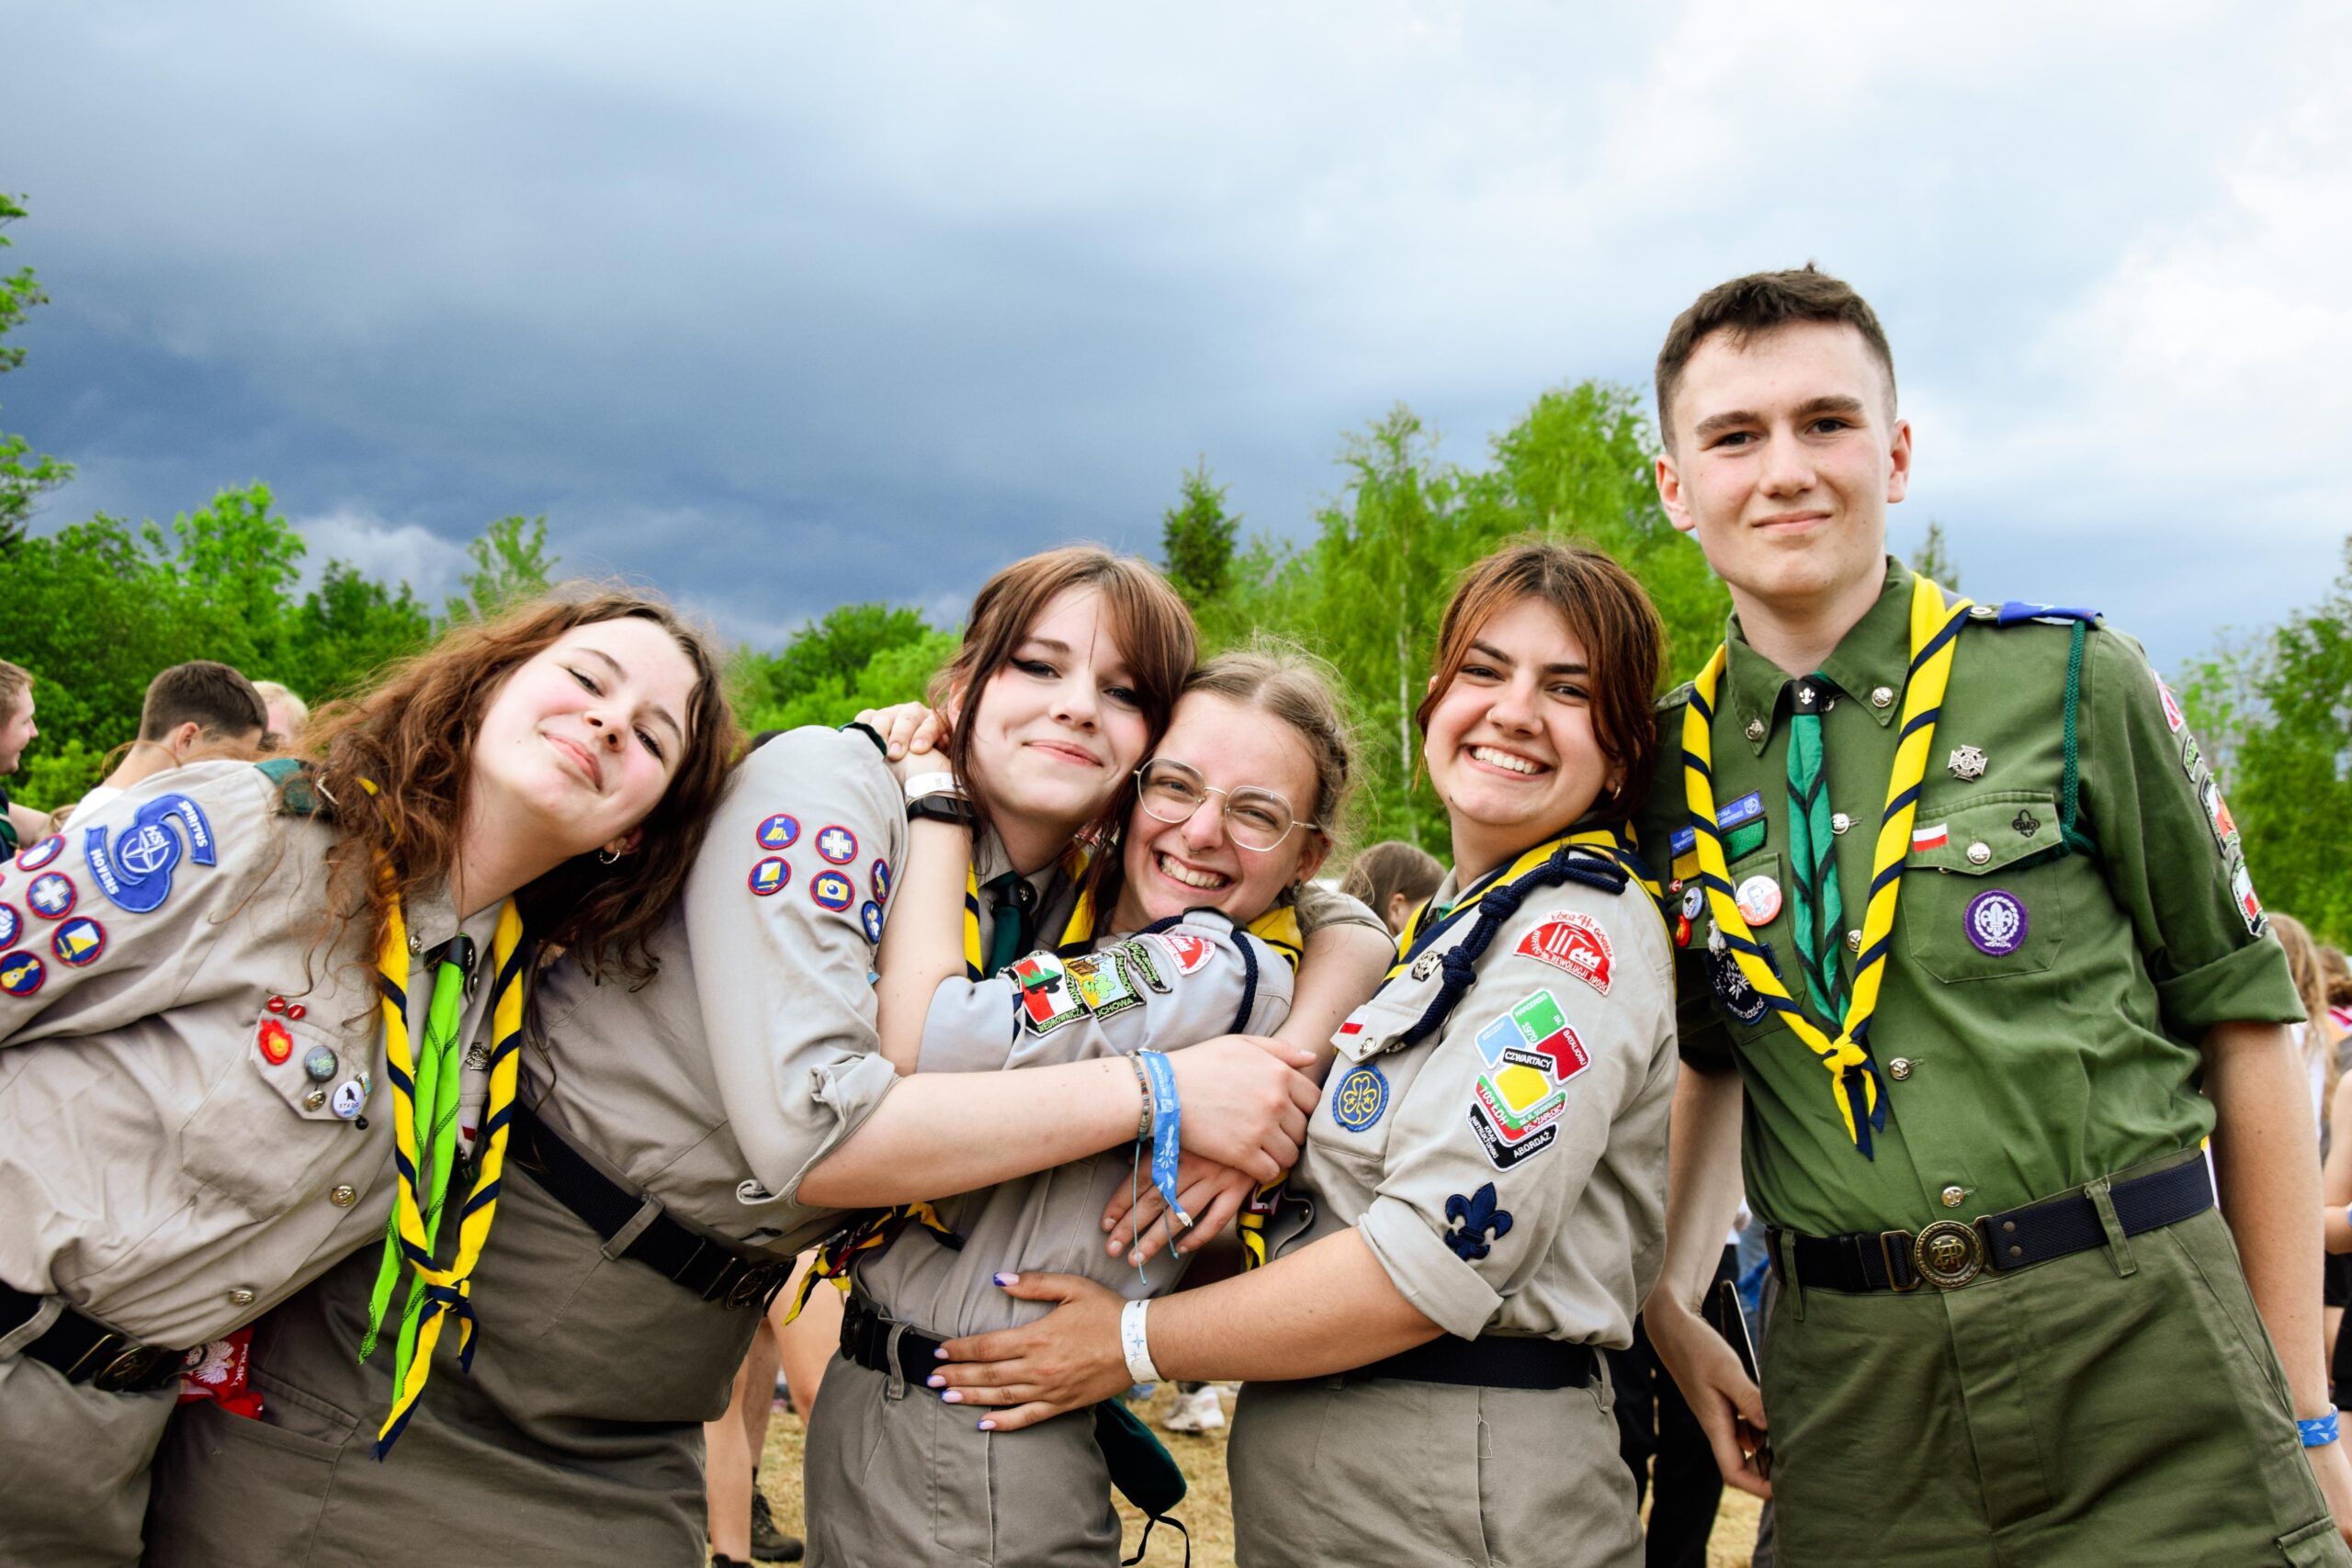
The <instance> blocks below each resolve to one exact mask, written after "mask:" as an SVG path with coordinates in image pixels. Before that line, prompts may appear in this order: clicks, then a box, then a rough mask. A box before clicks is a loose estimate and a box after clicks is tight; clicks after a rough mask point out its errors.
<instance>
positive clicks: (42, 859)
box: [17, 833, 65, 871]
mask: <svg viewBox="0 0 2352 1568" xmlns="http://www.w3.org/2000/svg"><path fill="white" fill-rule="evenodd" d="M64 852H65V836H64V835H63V834H62V833H51V835H50V836H49V837H48V838H46V839H43V840H41V841H40V843H38V844H34V845H31V846H30V847H28V848H27V849H25V850H23V851H21V852H18V854H17V870H18V871H39V870H40V868H41V867H42V866H45V865H47V864H48V863H50V862H51V861H53V860H55V859H56V858H57V857H58V856H59V855H62V854H63V853H64Z"/></svg>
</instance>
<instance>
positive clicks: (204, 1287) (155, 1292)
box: [0, 761, 498, 1347]
mask: <svg viewBox="0 0 2352 1568" xmlns="http://www.w3.org/2000/svg"><path fill="white" fill-rule="evenodd" d="M333 840H334V835H333V832H332V829H330V828H329V827H328V825H327V823H326V822H325V821H324V820H323V819H321V818H297V817H291V816H288V815H285V814H283V813H282V812H281V810H280V808H279V806H278V795H277V785H276V784H273V783H272V782H271V780H270V779H269V777H268V776H267V775H266V774H265V773H262V772H261V771H260V770H259V769H257V768H254V767H253V766H252V765H251V764H249V763H242V762H226V761H222V762H203V763H198V764H195V765H193V766H190V767H186V768H178V769H175V770H173V771H172V772H170V773H163V774H160V775H158V776H157V777H155V778H153V779H149V780H146V781H144V782H142V783H141V784H137V785H135V786H133V787H132V788H131V790H130V792H129V793H128V794H126V795H124V796H123V797H122V798H121V799H119V800H116V801H114V802H112V803H111V804H109V805H107V807H104V808H103V809H101V810H99V811H96V812H93V813H91V814H89V815H87V816H76V818H74V822H73V824H72V826H71V827H70V828H69V829H67V830H66V832H65V833H64V834H63V835H62V836H60V837H57V838H51V839H48V840H42V841H41V842H40V843H39V844H33V845H28V846H27V847H26V849H25V850H24V852H22V853H20V854H19V855H18V856H17V859H15V860H14V861H11V862H9V863H7V864H6V867H5V868H0V906H6V912H5V913H0V935H6V936H8V937H9V939H10V940H8V941H7V942H5V943H0V949H5V950H6V951H0V1047H5V1048H0V1279H5V1280H6V1281H7V1282H8V1283H9V1284H11V1285H13V1286H15V1287H16V1288H17V1289H18V1290H20V1291H27V1292H38V1293H40V1294H56V1295H62V1297H64V1298H65V1299H66V1300H67V1301H69V1302H71V1303H73V1304H74V1306H75V1307H76V1308H78V1309H80V1310H81V1311H82V1312H84V1313H86V1314H89V1315H90V1316H92V1317H96V1318H98V1319H100V1320H101V1321H103V1322H106V1323H107V1324H110V1325H113V1326H115V1327H117V1328H119V1329H121V1330H123V1331H124V1332H127V1333H130V1334H131V1335H134V1336H136V1337H139V1338H141V1339H143V1340H145V1341H147V1342H149V1343H151V1344H158V1345H173V1346H182V1347H186V1346H192V1345H197V1344H201V1343H203V1342H204V1341H206V1340H209V1339H213V1338H217V1337H220V1336H221V1335H223V1334H226V1333H227V1332H229V1331H230V1330H231V1329H232V1328H235V1327H237V1326H238V1325H242V1324H244V1323H248V1322H251V1321H252V1320H253V1319H254V1318H256V1317H258V1316H260V1315H261V1314H263V1313H264V1312H266V1311H267V1310H268V1309H269V1308H270V1307H272V1306H274V1305H275V1304H277V1303H278V1302H280V1301H282V1300H284V1299H285V1298H286V1297H287V1296H288V1295H291V1294H292V1293H293V1292H295V1291H296V1290H297V1289H298V1288H300V1286H301V1285H302V1284H303V1283H305V1282H306V1281H307V1280H311V1278H313V1277H315V1276H316V1275H317V1274H319V1273H320V1272H321V1271H322V1270H323V1269H326V1268H327V1266H328V1265H330V1264H332V1263H334V1261H335V1260H336V1259H338V1258H342V1257H344V1256H345V1254H347V1253H349V1252H351V1251H352V1250H353V1249H355V1248H356V1247H364V1246H367V1245H369V1244H370V1243H371V1242H379V1241H380V1240H381V1239H382V1236H383V1234H384V1227H385V1224H386V1221H387V1219H388V1217H389V1215H390V1212H391V1203H392V1195H393V1191H394V1183H393V1179H392V1172H391V1151H392V1123H391V1110H392V1095H391V1091H390V1089H387V1088H386V1087H384V1083H383V1075H384V1065H383V1043H382V1027H381V1022H380V1013H379V1008H378V1005H377V995H378V993H377V989H376V956H377V955H376V954H374V953H357V952H356V951H353V950H352V944H351V943H350V942H348V941H346V942H343V943H342V944H341V945H338V946H333V947H330V946H328V945H327V944H326V943H325V942H323V941H322V938H323V937H324V936H325V935H326V934H327V927H326V925H325V923H324V919H323V914H324V908H325V903H324V897H325V891H324V888H325V866H324V863H323V859H322V857H323V855H324V852H325V851H326V850H327V848H328V847H329V846H330V845H331V844H332V842H333ZM403 913H404V915H405V917H406V919H407V922H408V928H409V931H410V932H411V933H412V935H413V937H414V938H415V939H416V940H415V942H414V945H413V951H414V953H415V956H414V957H413V959H412V961H411V964H410V966H409V972H408V974H407V976H405V979H406V982H407V987H406V989H407V996H408V998H409V1029H410V1033H411V1038H412V1039H413V1040H415V1041H418V1042H420V1043H421V1042H422V1041H423V1039H424V1024H425V1014H426V1011H427V1010H428V1009H429V1008H430V1007H431V1004H432V995H433V969H434V966H435V962H434V961H437V958H438V956H439V954H438V952H437V950H438V949H439V948H440V947H442V946H443V945H444V944H445V943H447V942H448V941H449V940H450V939H451V938H452V937H454V936H455V935H456V934H457V933H458V930H459V929H460V928H459V923H458V919H456V916H455V914H454V912H453V911H452V910H451V908H449V904H448V901H447V898H445V897H444V898H433V899H429V900H424V901H422V902H420V903H419V904H417V905H413V906H412V907H410V908H407V909H406V910H404V911H403ZM497 917H498V911H497V909H496V908H492V909H489V910H486V911H484V912H482V913H481V914H479V915H477V916H476V917H474V918H473V919H469V920H467V921H466V922H464V926H463V929H464V931H466V933H467V934H468V935H469V936H471V937H472V938H473V939H474V941H475V942H476V944H477V945H478V947H479V948H480V951H481V953H482V955H483V959H482V962H483V964H484V966H485V967H486V966H487V963H488V956H489V953H490V943H491V937H492V933H493V931H494V930H495V928H496V925H497ZM36 965H37V966H38V967H35V966H36ZM490 994H491V987H490V985H489V984H488V983H487V982H486V981H484V982H483V983H481V984H479V985H477V986H475V987H472V989H471V992H470V994H469V996H468V998H467V1001H466V1009H465V1015H464V1020H463V1024H462V1030H463V1032H461V1033H460V1035H459V1038H460V1039H462V1040H468V1041H471V1040H473V1039H475V1038H477V1036H478V1035H479V1034H480V1033H481V1032H482V1031H484V1030H485V1029H486V1027H487V1021H488V1013H489V1009H490ZM274 999H275V1001H276V1003H277V1006H276V1007H275V1008H273V1005H272V1004H273V1000H274ZM314 1050H324V1051H325V1052H327V1053H329V1054H330V1055H332V1057H333V1061H332V1064H328V1063H326V1062H325V1059H324V1058H321V1059H320V1060H321V1065H322V1066H327V1067H328V1070H327V1072H326V1075H325V1077H321V1078H313V1077H311V1073H310V1071H309V1070H308V1063H309V1060H310V1058H311V1053H312V1052H313V1051H314ZM346 1112H347V1113H348V1114H345V1113H346ZM51 1315H52V1314H49V1313H47V1312H44V1314H43V1315H42V1316H41V1317H40V1318H37V1319H36V1320H35V1322H34V1323H33V1324H29V1325H26V1326H25V1328H23V1329H20V1330H19V1331H18V1334H17V1338H18V1340H19V1342H21V1341H22V1340H23V1339H28V1338H31V1337H38V1335H39V1334H40V1332H43V1331H45V1329H46V1327H47V1324H48V1322H49V1321H50V1319H51Z"/></svg>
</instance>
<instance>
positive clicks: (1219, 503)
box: [1159, 457, 1241, 609]
mask: <svg viewBox="0 0 2352 1568" xmlns="http://www.w3.org/2000/svg"><path fill="white" fill-rule="evenodd" d="M1226 489H1227V487H1226V486H1224V485H1220V484H1217V483H1216V482H1214V481H1213V480H1212V479H1210V478H1209V462H1208V459H1207V458H1206V457H1202V458H1201V459H1200V460H1199V461H1198V462H1197V463H1196V464H1194V466H1193V468H1192V469H1191V470H1190V471H1188V472H1187V473H1186V474H1185V475H1184V478H1183V481H1182V494H1181V498H1180V499H1179V500H1178V502H1177V503H1176V504H1175V505H1173V506H1171V507H1170V508H1169V509H1168V510H1167V512H1166V513H1163V514H1162V516H1161V517H1160V520H1159V553H1160V558H1161V560H1162V561H1164V562H1165V563H1166V565H1167V568H1168V581H1170V582H1171V583H1174V584H1175V586H1176V592H1178V593H1181V594H1182V595H1183V598H1184V603H1185V604H1190V605H1192V606H1193V608H1194V609H1198V608H1199V607H1200V606H1202V605H1204V604H1208V603H1210V602H1211V601H1213V600H1216V599H1217V598H1220V597H1222V596H1223V595H1224V593H1225V591H1226V589H1227V587H1228V586H1229V585H1230V584H1231V582H1232V580H1233V536H1234V532H1235V530H1236V529H1238V528H1239V527H1240V525H1241V516H1240V513H1228V512H1227V511H1226V509H1225V495H1226Z"/></svg>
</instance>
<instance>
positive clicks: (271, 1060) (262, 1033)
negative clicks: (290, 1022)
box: [254, 1018, 294, 1067]
mask: <svg viewBox="0 0 2352 1568" xmlns="http://www.w3.org/2000/svg"><path fill="white" fill-rule="evenodd" d="M254 1044H255V1045H256V1046H258V1047H260V1049H261V1058H262V1060H263V1061H265V1062H267V1063H268V1064H269V1065H270V1066H273V1067H275V1066H279V1065H280V1064H282V1063H283V1062H284V1061H285V1060H286V1058H287V1057H288V1056H291V1055H293V1054H294V1036H293V1035H292V1034H291V1033H289V1032H288V1031H287V1028H286V1026H285V1025H284V1024H282V1023H280V1022H278V1021H277V1020H276V1019H274V1018H265V1019H263V1020H262V1021H261V1028H260V1029H259V1030H258V1031H257V1032H255V1033H254Z"/></svg>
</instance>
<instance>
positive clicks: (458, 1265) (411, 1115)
mask: <svg viewBox="0 0 2352 1568" xmlns="http://www.w3.org/2000/svg"><path fill="white" fill-rule="evenodd" d="M384 919H385V925H384V950H383V953H382V954H381V956H380V957H379V958H378V960H377V980H376V984H377V989H378V991H379V993H380V998H379V1000H380V1007H381V1010H382V1012H383V1016H384V1077H385V1078H386V1079H387V1080H388V1081H389V1082H390V1085H391V1089H392V1164H393V1168H394V1169H395V1170H396V1172H397V1173H398V1177H399V1182H400V1188H399V1194H398V1197H397V1199H396V1201H394V1203H393V1206H392V1218H391V1224H390V1225H389V1226H388V1227H387V1230H386V1234H385V1237H384V1258H383V1262H382V1264H381V1265H380V1266H379V1268H378V1269H377V1273H376V1285H375V1289H374V1291H373V1292H371V1295H370V1297H369V1301H368V1331H367V1334H366V1336H365V1337H363V1338H362V1339H361V1341H360V1346H359V1359H361V1360H363V1361H364V1360H366V1359H368V1357H369V1356H370V1355H372V1354H373V1353H374V1352H375V1348H376V1336H377V1333H378V1331H379V1329H380V1328H381V1327H382V1325H383V1321H384V1313H385V1310H386V1308H387V1307H388V1306H389V1305H390V1302H391V1294H392V1286H393V1284H394V1282H395V1280H397V1279H398V1276H399V1273H400V1267H401V1261H402V1260H403V1259H405V1260H406V1261H407V1263H408V1265H409V1268H410V1269H411V1270H412V1278H411V1280H410V1283H409V1294H408V1301H407V1303H406V1304H405V1306H404V1307H403V1308H402V1310H401V1324H400V1335H399V1342H398V1346H397V1348H395V1350H394V1352H393V1357H392V1405H391V1409H390V1412H389V1413H388V1414H387V1415H386V1416H385V1417H384V1423H383V1426H382V1427H380V1428H379V1429H378V1431H377V1434H376V1457H377V1458H378V1459H379V1460H380V1459H382V1458H383V1457H384V1456H385V1455H386V1454H388V1453H390V1451H391V1447H392V1445H393V1444H394V1443H395V1442H397V1441H399V1440H400V1435H401V1431H402V1430H403V1429H404V1428H405V1427H407V1426H408V1420H409V1417H410V1416H412V1415H413V1414H414V1413H415V1410H416V1402H417V1400H418V1398H419V1397H420V1396H421V1395H423V1393H424V1384H425V1381H426V1380H427V1379H428V1378H429V1377H430V1376H431V1375H432V1371H433V1348H434V1347H435V1344H437V1343H438V1342H439V1340H440V1337H441V1325H442V1324H443V1322H444V1321H445V1320H446V1319H447V1317H448V1316H449V1315H450V1314H453V1313H454V1314H456V1315H457V1318H458V1365H459V1367H460V1368H461V1369H462V1370H464V1371H472V1370H473V1355H474V1312H473V1303H472V1301H471V1299H470V1298H471V1296H472V1292H473V1271H474V1266H475V1265H476V1264H477V1263H479V1262H480V1261H481V1251H482V1247H483V1244H484V1243H485V1242H487V1241H488V1240H489V1239H490V1225H491V1220H492V1217H493V1216H494V1215H495V1213H497V1209H498V1190H499V1183H500V1180H501V1179H502V1177H503V1174H504V1172H505V1168H506V1139H507V1133H508V1131H509V1129H510V1127H511V1125H512V1123H513V1121H514V1113H515V1080H516V1078H517V1077H518V1076H519V1075H520V1072H521V1069H522V1052H521V1046H522V1043H523V985H522V978H523V969H524V946H525V944H524V941H523V917H522V915H521V914H520V913H519V912H517V910H516V909H515V900H513V899H512V898H509V899H508V900H506V902H505V904H504V905H503V907H502V908H500V909H499V911H498V927H497V931H496V933H495V934H494V935H493V936H492V938H491V967H492V973H493V975H494V976H495V978H494V979H493V980H492V988H491V1003H490V1013H491V1050H490V1094H489V1099H488V1100H487V1102H486V1103H485V1105H484V1106H483V1112H484V1113H483V1116H482V1125H481V1134H480V1142H481V1166H480V1169H479V1173H478V1174H477V1176H476V1177H475V1179H474V1185H473V1190H472V1191H471V1192H470V1193H469V1195H468V1196H467V1198H466V1203H465V1207H464V1208H463V1209H462V1210H460V1211H459V1213H458V1255H457V1257H456V1258H455V1259H454V1260H453V1261H452V1262H451V1263H450V1265H449V1267H448V1268H447V1269H439V1268H435V1266H434V1262H433V1248H434V1244H435V1239H436V1237H437V1235H438V1234H439V1231H440V1225H441V1210H442V1206H443V1203H444V1201H445V1200H446V1199H447V1195H448V1188H449V1172H450V1168H451V1167H452V1165H453V1164H454V1163H455V1160H456V1156H457V1145H458V1081H459V1074H460V1069H459V1066H458V1051H457V1034H458V1018H459V1015H460V1013H461V1012H462V1010H463V1009H464V1000H465V998H464V992H465V965H464V964H463V963H461V962H456V961H453V960H451V959H447V958H445V959H443V960H442V962H441V963H440V964H439V965H438V966H437V967H436V968H435V972H434V977H433V1000H432V1003H431V1005H430V1007H429V1009H428V1010H427V1012H426V1015H425V1025H424V1059H423V1061H422V1062H420V1061H419V1060H418V1059H417V1057H416V1055H415V1053H414V1052H413V1049H412V1048H411V1045H410V1043H409V1032H408V997H407V992H406V989H405V986H404V982H405V980H406V977H407V975H408V959H409V953H408V925H407V921H406V920H405V919H403V918H402V916H401V905H400V900H399V898H397V897H394V898H393V899H391V900H390V906H389V907H388V908H387V909H386V911H385V917H384ZM464 941H465V938H464V937H462V936H460V937H459V938H458V942H461V943H462V942H464ZM453 945H455V944H453ZM420 1173H422V1179H420ZM420 1186H421V1187H422V1188H423V1196H422V1198H421V1199H420V1196H419V1188H420Z"/></svg>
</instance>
